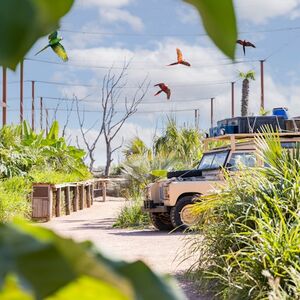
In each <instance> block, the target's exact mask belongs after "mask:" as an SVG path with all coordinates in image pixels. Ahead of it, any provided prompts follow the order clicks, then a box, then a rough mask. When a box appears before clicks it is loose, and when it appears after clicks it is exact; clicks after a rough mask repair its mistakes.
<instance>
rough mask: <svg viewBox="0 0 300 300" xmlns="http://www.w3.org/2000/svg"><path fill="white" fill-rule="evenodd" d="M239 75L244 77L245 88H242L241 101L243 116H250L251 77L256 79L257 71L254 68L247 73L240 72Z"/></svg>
mask: <svg viewBox="0 0 300 300" xmlns="http://www.w3.org/2000/svg"><path fill="white" fill-rule="evenodd" d="M239 77H240V78H242V79H243V88H242V101H241V110H242V117H246V116H248V105H249V83H250V81H249V80H250V79H251V80H255V72H254V71H253V70H251V71H248V72H246V73H244V72H239Z"/></svg>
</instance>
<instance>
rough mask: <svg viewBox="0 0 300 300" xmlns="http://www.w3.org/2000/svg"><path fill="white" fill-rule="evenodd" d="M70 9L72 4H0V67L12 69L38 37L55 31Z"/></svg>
mask: <svg viewBox="0 0 300 300" xmlns="http://www.w3.org/2000/svg"><path fill="white" fill-rule="evenodd" d="M72 5H73V0H64V1H61V0H9V1H1V2H0V20H1V22H0V36H1V46H0V65H2V66H6V67H9V68H11V69H15V68H16V66H17V64H18V63H19V62H20V61H21V60H22V59H23V58H24V56H25V55H26V53H27V52H28V51H29V50H30V48H31V47H32V46H33V44H34V43H35V42H36V41H37V40H38V39H39V38H40V37H42V36H44V35H47V34H49V33H50V32H51V31H53V30H55V29H57V28H58V27H59V20H60V18H61V17H62V16H64V15H65V14H66V13H67V12H68V11H69V10H70V8H71V7H72ZM16 8H18V9H16Z"/></svg>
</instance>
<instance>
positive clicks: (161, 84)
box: [154, 82, 164, 88]
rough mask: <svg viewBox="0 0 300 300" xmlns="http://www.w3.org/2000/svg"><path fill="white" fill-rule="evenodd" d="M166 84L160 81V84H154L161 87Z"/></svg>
mask: <svg viewBox="0 0 300 300" xmlns="http://www.w3.org/2000/svg"><path fill="white" fill-rule="evenodd" d="M163 85H164V84H163V83H162V82H161V83H158V84H156V85H154V86H159V87H160V88H161V86H163Z"/></svg>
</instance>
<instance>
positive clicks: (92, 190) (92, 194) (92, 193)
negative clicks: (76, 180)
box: [90, 183, 94, 205]
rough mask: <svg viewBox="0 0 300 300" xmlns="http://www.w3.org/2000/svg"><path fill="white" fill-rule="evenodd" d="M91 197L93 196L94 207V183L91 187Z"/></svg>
mask: <svg viewBox="0 0 300 300" xmlns="http://www.w3.org/2000/svg"><path fill="white" fill-rule="evenodd" d="M90 195H91V205H93V204H94V183H92V185H91V193H90Z"/></svg>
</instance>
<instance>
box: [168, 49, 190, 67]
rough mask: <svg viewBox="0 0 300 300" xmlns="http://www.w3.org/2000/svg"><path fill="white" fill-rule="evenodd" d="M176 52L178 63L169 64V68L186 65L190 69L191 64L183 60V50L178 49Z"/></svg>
mask: <svg viewBox="0 0 300 300" xmlns="http://www.w3.org/2000/svg"><path fill="white" fill-rule="evenodd" d="M176 51H177V62H175V63H172V64H169V65H168V66H175V65H185V66H188V67H190V66H191V64H190V63H189V62H187V61H185V60H183V57H182V52H181V50H180V49H178V48H177V49H176Z"/></svg>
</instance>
